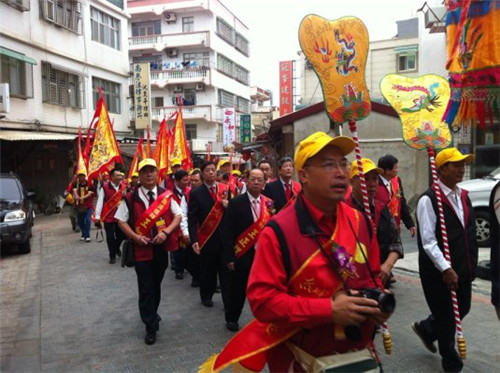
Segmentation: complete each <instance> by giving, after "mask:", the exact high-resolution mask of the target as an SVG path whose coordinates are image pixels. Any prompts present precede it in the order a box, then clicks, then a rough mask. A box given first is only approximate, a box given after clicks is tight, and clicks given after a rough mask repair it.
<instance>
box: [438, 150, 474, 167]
mask: <svg viewBox="0 0 500 373" xmlns="http://www.w3.org/2000/svg"><path fill="white" fill-rule="evenodd" d="M474 158H476V157H475V156H474V154H462V153H460V152H459V151H458V149H457V148H446V149H443V150H441V151H440V152H439V153H438V155H437V156H436V168H439V167H441V166H443V165H445V164H446V163H449V162H461V161H465V162H472V161H473V160H474Z"/></svg>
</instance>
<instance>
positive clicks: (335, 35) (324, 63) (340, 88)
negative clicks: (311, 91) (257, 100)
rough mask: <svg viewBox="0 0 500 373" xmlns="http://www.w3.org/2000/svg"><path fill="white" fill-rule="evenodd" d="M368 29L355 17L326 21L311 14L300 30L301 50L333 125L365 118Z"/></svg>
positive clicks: (366, 105)
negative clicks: (316, 80)
mask: <svg viewBox="0 0 500 373" xmlns="http://www.w3.org/2000/svg"><path fill="white" fill-rule="evenodd" d="M368 39H369V38H368V30H367V29H366V27H365V25H364V24H363V22H362V21H361V20H360V19H358V18H356V17H344V18H340V19H337V20H334V21H329V20H327V19H325V18H323V17H320V16H317V15H313V14H310V15H308V16H306V17H304V19H303V20H302V22H301V24H300V28H299V41H300V47H301V48H302V51H303V52H304V55H305V57H306V58H307V60H308V61H309V62H310V63H311V65H312V66H313V69H314V71H315V73H316V74H317V75H318V78H319V81H320V83H321V88H322V90H323V96H324V99H325V108H326V111H327V113H328V116H329V117H330V119H331V120H332V121H334V122H335V123H339V124H340V123H345V122H348V121H356V120H361V119H364V118H366V117H367V116H368V115H369V114H370V111H371V103H370V96H369V93H368V89H367V87H366V82H365V67H366V58H367V53H368V45H369V40H368Z"/></svg>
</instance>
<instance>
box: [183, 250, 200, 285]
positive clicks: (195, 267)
mask: <svg viewBox="0 0 500 373" xmlns="http://www.w3.org/2000/svg"><path fill="white" fill-rule="evenodd" d="M186 251H187V252H186V258H187V270H188V271H189V274H190V275H191V277H192V278H193V281H195V282H200V256H199V255H198V254H196V253H195V252H194V251H193V248H192V247H188V248H186Z"/></svg>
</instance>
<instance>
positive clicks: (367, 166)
mask: <svg viewBox="0 0 500 373" xmlns="http://www.w3.org/2000/svg"><path fill="white" fill-rule="evenodd" d="M361 163H362V165H363V173H364V174H365V175H366V174H367V173H368V172H370V171H373V170H375V171H377V174H379V175H382V174H383V173H384V170H382V169H381V168H379V167H377V166H376V165H375V163H373V161H372V160H371V159H368V158H362V159H361ZM358 174H359V170H358V162H357V161H356V160H354V161H352V163H351V176H350V178H351V179H352V178H354V177H355V176H358Z"/></svg>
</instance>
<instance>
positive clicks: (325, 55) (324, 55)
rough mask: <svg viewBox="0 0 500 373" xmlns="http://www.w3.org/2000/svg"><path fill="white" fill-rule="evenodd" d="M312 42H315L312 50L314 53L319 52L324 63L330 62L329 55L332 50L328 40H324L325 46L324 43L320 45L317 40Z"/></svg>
mask: <svg viewBox="0 0 500 373" xmlns="http://www.w3.org/2000/svg"><path fill="white" fill-rule="evenodd" d="M314 44H315V46H314V51H315V52H316V53H321V60H322V61H323V62H324V63H328V62H330V55H331V54H332V51H331V49H330V45H329V43H328V40H327V41H326V47H325V46H324V43H322V44H323V45H322V46H321V47H320V46H319V44H318V42H317V41H316V42H314Z"/></svg>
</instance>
